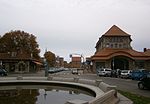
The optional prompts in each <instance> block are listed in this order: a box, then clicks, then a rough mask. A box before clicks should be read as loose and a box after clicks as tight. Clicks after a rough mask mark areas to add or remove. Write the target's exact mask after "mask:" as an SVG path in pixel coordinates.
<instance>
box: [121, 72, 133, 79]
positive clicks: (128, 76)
mask: <svg viewBox="0 0 150 104" xmlns="http://www.w3.org/2000/svg"><path fill="white" fill-rule="evenodd" d="M131 72H132V71H131V70H122V71H121V75H120V77H121V78H130V77H131Z"/></svg>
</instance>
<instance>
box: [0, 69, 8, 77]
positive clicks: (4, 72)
mask: <svg viewBox="0 0 150 104" xmlns="http://www.w3.org/2000/svg"><path fill="white" fill-rule="evenodd" d="M7 75H8V72H7V71H6V70H5V69H0V76H7Z"/></svg>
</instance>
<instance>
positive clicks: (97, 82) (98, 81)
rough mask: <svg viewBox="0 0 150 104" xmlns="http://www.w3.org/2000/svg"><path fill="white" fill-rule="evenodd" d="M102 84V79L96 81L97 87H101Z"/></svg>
mask: <svg viewBox="0 0 150 104" xmlns="http://www.w3.org/2000/svg"><path fill="white" fill-rule="evenodd" d="M101 82H103V81H102V80H101V79H96V80H95V84H96V86H99V84H100V83H101Z"/></svg>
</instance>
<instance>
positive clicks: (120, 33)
mask: <svg viewBox="0 0 150 104" xmlns="http://www.w3.org/2000/svg"><path fill="white" fill-rule="evenodd" d="M104 35H105V36H130V35H129V34H127V33H126V32H124V31H123V30H121V29H120V28H119V27H117V26H116V25H113V26H112V27H111V28H110V29H109V30H108V31H107V32H106V33H105V34H104Z"/></svg>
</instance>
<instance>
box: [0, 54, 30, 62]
mask: <svg viewBox="0 0 150 104" xmlns="http://www.w3.org/2000/svg"><path fill="white" fill-rule="evenodd" d="M0 59H5V60H6V59H24V60H27V59H31V56H30V55H29V54H26V53H23V54H21V53H18V54H16V56H14V57H12V56H11V53H0Z"/></svg>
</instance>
